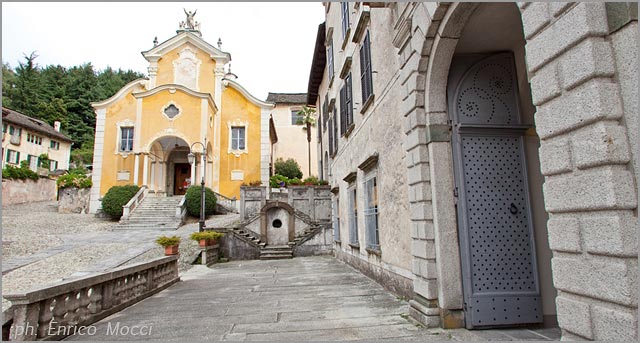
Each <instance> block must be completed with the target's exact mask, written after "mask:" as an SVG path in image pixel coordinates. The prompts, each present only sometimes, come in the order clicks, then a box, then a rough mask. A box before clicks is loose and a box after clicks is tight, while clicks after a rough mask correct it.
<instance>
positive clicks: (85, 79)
mask: <svg viewBox="0 0 640 343" xmlns="http://www.w3.org/2000/svg"><path fill="white" fill-rule="evenodd" d="M37 57H38V56H37V55H36V54H35V53H31V55H29V56H25V61H24V62H20V63H19V64H18V66H17V67H15V68H11V67H10V66H9V65H8V64H4V65H2V106H4V107H7V108H10V109H12V110H16V111H18V112H21V113H24V114H26V115H29V116H32V117H35V118H39V119H41V120H44V121H46V122H47V123H49V124H51V125H53V122H54V121H56V120H59V121H60V122H61V123H62V132H63V133H64V134H66V135H67V136H69V137H70V138H71V139H73V141H74V144H73V146H72V153H71V155H72V157H71V159H72V162H79V163H84V164H90V163H92V158H93V157H92V156H93V140H94V130H95V124H96V121H95V113H94V111H93V108H92V107H91V105H90V103H91V102H94V101H101V100H105V99H107V98H109V97H111V96H112V95H114V94H115V93H116V92H117V91H118V90H119V89H120V88H122V87H123V86H124V85H126V84H127V83H129V82H131V81H133V80H135V79H138V78H141V77H144V75H142V74H140V73H138V72H135V71H132V70H126V71H125V70H122V69H118V70H113V69H111V68H110V67H108V68H107V69H105V70H100V71H98V70H96V69H95V68H94V67H93V65H91V63H85V64H83V65H80V66H73V67H63V66H60V65H55V66H54V65H49V66H46V67H40V66H39V65H38V64H37V63H36V58H37Z"/></svg>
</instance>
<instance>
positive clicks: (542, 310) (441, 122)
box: [406, 3, 556, 328]
mask: <svg viewBox="0 0 640 343" xmlns="http://www.w3.org/2000/svg"><path fill="white" fill-rule="evenodd" d="M433 17H437V18H438V19H439V20H434V21H431V22H430V24H429V25H430V27H428V28H426V29H425V32H429V33H428V34H427V35H428V36H427V37H426V39H425V40H424V45H423V46H422V47H421V48H418V49H416V50H417V51H416V52H417V53H419V54H420V55H421V56H422V58H421V59H420V61H419V64H418V65H417V66H416V67H417V69H418V70H419V75H420V76H421V77H420V78H418V82H416V84H417V86H416V89H415V90H413V91H417V92H422V91H423V92H424V97H423V98H418V99H417V102H416V104H413V105H414V106H416V108H421V107H423V108H424V110H422V111H423V112H421V111H420V110H417V111H416V112H415V113H414V114H412V115H408V116H407V117H408V118H412V116H426V118H424V119H421V118H418V119H416V122H418V123H420V122H424V123H426V124H427V127H426V129H425V130H426V131H427V132H426V136H427V137H428V138H427V142H426V150H427V152H428V153H426V154H424V155H422V154H421V155H420V159H421V160H420V161H414V162H416V166H415V167H413V168H422V167H421V166H428V170H425V171H424V172H423V173H424V174H425V175H428V178H425V179H424V180H422V181H421V182H424V183H428V184H429V188H430V189H431V190H432V200H431V202H432V211H433V213H432V214H429V215H428V216H427V215H426V214H425V217H424V220H427V221H432V222H433V229H434V231H435V232H434V234H433V244H434V247H435V249H434V250H435V251H434V254H433V257H435V261H433V260H431V261H433V262H435V268H434V269H432V272H431V273H416V278H415V280H414V291H415V293H416V300H417V302H416V304H418V303H419V304H420V305H422V306H418V305H415V306H412V309H413V310H414V313H417V315H414V317H415V318H416V319H419V320H420V321H422V322H423V323H425V324H427V325H434V323H438V322H439V323H440V324H441V325H442V326H444V327H458V326H461V325H466V326H467V327H469V328H477V327H484V326H486V325H490V326H494V325H495V326H498V325H517V324H526V323H534V322H542V320H543V318H544V319H545V322H546V323H545V324H550V325H553V324H555V297H556V291H555V289H554V287H553V284H552V281H551V265H550V259H551V253H550V250H549V247H548V239H547V229H546V220H547V214H546V212H545V209H544V202H543V200H542V182H543V178H542V175H541V174H540V162H539V157H538V152H537V149H538V147H539V138H538V136H537V134H536V131H535V128H534V127H533V113H534V111H535V108H534V106H533V105H532V101H531V90H530V88H529V83H528V79H527V73H526V64H525V57H524V45H525V41H524V34H523V29H522V20H521V16H520V12H519V10H518V8H517V6H516V4H512V3H480V4H479V3H452V4H449V5H439V7H438V9H437V10H436V11H435V13H434V14H433ZM498 18H499V19H498ZM429 35H432V36H429ZM499 54H503V55H502V56H509V58H508V60H509V61H510V62H505V61H502V62H505V63H507V65H508V66H509V68H508V70H509V71H510V72H511V74H509V73H506V74H505V75H508V76H509V77H511V79H512V81H513V84H512V85H511V87H512V88H511V90H512V92H511V93H509V96H508V98H509V99H506V98H504V97H503V96H502V95H504V94H497V95H496V94H493V93H496V92H499V91H505V90H506V89H507V88H508V87H507V86H508V85H507V84H505V83H504V81H505V77H506V76H505V75H502V76H504V77H502V78H501V76H500V75H498V74H500V73H498V72H497V71H498V70H503V69H504V68H503V69H500V68H499V66H497V64H496V63H493V64H492V63H491V58H492V56H493V58H495V56H498V55H499ZM483 60H484V61H485V63H486V64H487V66H485V67H487V68H489V67H493V68H494V69H495V70H493V71H489V72H485V73H482V70H485V71H486V70H487V69H486V68H485V69H483V68H481V67H482V66H480V65H478V63H480V62H482V61H483ZM502 62H501V63H502ZM494 64H496V65H494ZM474 68H475V69H474ZM481 74H482V75H481ZM474 78H475V80H474ZM469 79H471V81H469ZM465 80H466V81H467V84H465V85H461V84H462V83H463V82H464V81H465ZM491 85H493V87H491ZM483 87H484V88H487V87H488V88H489V89H491V92H492V93H491V92H489V93H488V90H487V89H483ZM502 87H507V88H502ZM463 88H464V89H463ZM467 88H468V89H467ZM456 90H459V91H460V92H457V93H456ZM465 90H466V93H464V91H465ZM409 92H412V90H411V89H410V90H409ZM461 93H464V94H463V95H466V96H467V97H466V98H465V99H462V100H461V101H460V102H457V100H456V99H453V97H455V96H459V95H460V94H461ZM463 97H464V96H463ZM494 98H496V99H494ZM491 99H494V100H491ZM507 100H508V101H510V103H509V104H507V105H505V102H507ZM406 107H407V108H409V107H410V106H406ZM505 108H506V109H505ZM454 109H457V110H458V114H460V113H462V116H463V117H464V116H465V115H466V116H467V117H465V118H467V119H469V118H472V117H473V116H480V117H482V116H484V117H482V119H487V118H489V119H488V121H487V120H484V122H480V121H482V120H480V119H478V120H476V121H474V120H466V121H465V120H456V119H460V118H461V117H460V116H457V117H454ZM463 110H465V111H467V112H464V111H463ZM487 111H488V113H484V112H487ZM463 112H464V113H463ZM507 112H510V113H511V115H512V116H514V117H513V118H514V119H517V120H512V121H511V122H509V121H505V122H498V120H497V119H498V118H501V119H504V118H506V117H505V116H508V115H507V114H506V113H507ZM516 113H517V115H518V116H517V118H516V117H515V114H516ZM492 116H493V117H492ZM490 128H492V129H494V132H485V131H482V130H483V129H490ZM501 129H504V130H502V131H500V130H501ZM507 129H510V130H512V132H511V133H513V132H515V131H517V135H515V137H516V138H510V139H511V140H517V141H518V142H520V143H518V144H519V150H518V153H517V154H515V153H514V156H516V155H517V156H516V157H514V158H520V159H521V160H522V162H523V163H522V165H521V169H520V170H519V176H520V177H521V181H522V182H521V184H520V186H521V187H518V189H519V190H522V193H524V194H523V195H522V196H523V197H524V198H526V199H527V201H526V202H527V204H524V203H523V204H517V203H514V205H515V206H516V214H513V212H512V211H513V206H507V207H506V210H505V208H501V207H500V209H501V210H503V212H504V211H507V214H508V215H510V216H514V215H523V213H527V216H526V218H524V216H523V218H519V219H518V224H519V221H520V220H522V221H523V223H524V222H527V225H528V227H527V229H528V230H530V231H529V235H528V236H527V237H525V238H523V240H527V239H528V240H529V241H530V247H531V250H530V252H525V253H524V254H525V255H526V254H527V253H530V254H532V255H535V257H536V258H537V260H535V261H533V259H532V260H531V261H533V262H531V263H530V268H532V271H531V274H530V276H531V277H534V278H535V280H533V283H532V284H531V285H532V288H535V290H534V291H531V292H529V293H530V294H529V295H531V294H534V293H535V294H537V295H538V297H537V298H536V297H535V296H534V297H531V298H530V299H529V300H531V301H532V303H533V302H536V305H535V306H532V307H531V309H532V310H533V309H535V310H533V311H532V312H535V313H534V314H533V315H531V313H527V315H526V319H524V317H525V316H523V314H522V313H516V314H514V313H511V312H510V314H509V315H508V316H507V318H508V319H507V320H506V321H505V320H504V318H505V316H504V315H503V316H502V321H500V320H499V319H500V317H499V316H498V314H497V312H496V313H490V312H492V311H494V312H495V311H498V310H500V311H502V312H503V313H504V311H505V310H506V311H518V308H522V307H523V306H519V305H518V304H517V302H518V301H521V299H520V300H518V296H517V291H520V290H519V289H518V288H519V287H520V285H517V286H514V287H515V288H516V289H515V290H514V292H512V293H509V292H506V293H508V294H503V295H502V297H500V298H499V299H498V297H494V298H486V297H485V296H487V295H488V294H489V293H491V292H485V291H484V288H482V289H481V290H480V291H478V287H479V286H482V284H483V283H485V284H486V285H487V289H489V288H490V287H489V286H490V285H493V286H495V287H498V286H500V287H508V288H509V291H511V287H512V285H511V284H509V285H508V286H507V285H505V280H503V279H502V278H503V277H506V278H508V279H509V280H510V278H511V277H515V278H517V277H518V276H513V275H508V276H507V275H502V274H500V275H498V273H497V272H496V270H495V268H498V269H501V268H503V267H505V266H503V265H499V266H498V264H499V263H497V261H499V260H500V258H501V256H498V255H495V256H493V255H492V256H488V255H487V256H485V252H484V251H483V252H482V255H483V256H481V257H480V256H479V254H480V252H479V251H475V250H473V249H476V248H478V247H479V244H481V243H482V244H483V248H485V247H487V246H489V252H490V253H493V252H492V251H491V250H492V249H494V250H495V251H498V252H500V249H503V250H508V249H511V247H506V248H505V247H502V246H498V244H496V243H504V241H505V240H506V239H507V238H509V239H510V237H508V236H509V235H510V234H512V233H511V232H507V237H506V238H505V237H504V235H503V236H500V235H499V233H498V232H493V233H488V235H489V236H491V235H492V234H493V236H492V237H489V236H487V237H482V239H484V240H487V239H488V241H487V242H482V239H479V241H478V242H475V241H472V238H479V237H475V236H474V237H471V235H470V234H469V233H470V230H471V231H473V230H475V227H473V228H470V227H471V226H470V225H469V222H470V221H471V222H473V220H472V219H475V218H470V217H469V216H468V213H467V212H465V211H466V210H467V209H469V208H470V206H471V205H472V204H471V203H470V202H469V199H472V196H474V197H477V196H478V194H471V193H470V192H468V190H467V189H465V188H464V187H463V186H465V185H466V186H469V187H468V188H470V185H469V182H472V183H473V182H476V181H478V182H479V183H480V184H481V185H482V182H485V183H486V184H488V185H492V182H501V181H500V180H497V181H496V180H493V179H492V180H489V179H488V178H487V179H483V180H470V179H471V178H470V175H473V173H474V172H476V173H478V175H483V174H482V173H484V172H485V170H482V171H471V170H465V162H468V163H469V165H473V164H474V163H473V161H470V160H468V159H467V160H465V158H471V157H472V156H476V157H478V156H479V155H478V154H477V153H471V152H470V151H466V150H464V149H463V148H462V146H463V145H464V142H463V139H462V138H463V134H464V133H465V132H466V133H468V134H469V133H475V134H476V135H477V136H479V137H483V138H478V139H480V140H482V139H485V138H486V137H489V136H490V135H491V134H495V133H496V132H495V131H496V130H498V131H500V132H502V133H505V132H506V131H507ZM414 130H422V129H421V128H414ZM464 130H467V131H465V132H463V131H464ZM503 138H504V137H503ZM503 140H505V139H503ZM507 140H508V139H506V140H505V141H507ZM476 143H478V142H476ZM484 143H485V144H486V143H487V142H484ZM514 144H515V143H514ZM497 149H498V150H497V151H504V150H501V149H506V147H502V146H500V147H497ZM423 156H424V157H423ZM465 156H466V157H465ZM496 156H497V155H496ZM496 156H493V155H492V156H481V157H479V159H481V160H482V161H480V163H484V164H483V165H482V168H485V167H486V168H487V169H488V170H487V171H492V170H493V168H497V169H498V170H499V169H500V166H499V165H498V162H499V161H498V160H499V159H498V158H497V157H496ZM423 159H424V160H423ZM512 162H513V163H516V164H517V163H518V162H514V161H509V162H507V163H508V164H510V163H512ZM477 166H479V164H478V163H476V167H477ZM456 172H457V174H456ZM454 175H455V176H456V177H454ZM494 176H495V175H494ZM500 176H502V177H504V175H498V179H499V178H500ZM512 181H513V180H508V182H507V184H509V185H511V183H513V182H515V181H513V182H512ZM509 182H511V183H509ZM474 185H475V184H474ZM501 185H504V184H501ZM482 191H485V192H488V191H489V190H488V189H481V190H480V192H482ZM463 192H466V193H463ZM506 194H508V195H510V196H511V195H512V193H510V192H507V193H506ZM473 199H477V198H473ZM483 199H488V198H487V197H483ZM523 201H524V200H523ZM523 201H521V202H523ZM511 202H513V201H509V204H508V205H510V204H511ZM494 205H495V204H494ZM465 206H466V207H465ZM474 206H475V205H474ZM491 208H499V207H498V206H489V209H491ZM492 211H496V213H491V214H490V220H489V221H486V220H485V224H487V223H488V222H491V226H492V227H491V229H493V226H494V224H495V225H496V226H509V224H506V223H502V224H500V217H501V215H500V214H499V213H497V211H498V210H492ZM453 213H458V214H459V215H458V218H457V219H458V220H457V221H456V218H455V216H452V214H453ZM493 217H496V220H495V221H494V220H493ZM502 217H503V219H504V218H506V217H505V215H502ZM470 219H471V220H470ZM421 220H422V219H421ZM504 220H506V219H504ZM504 220H503V221H504ZM416 221H417V219H416ZM481 222H482V220H480V221H479V223H481ZM472 224H473V223H472ZM498 224H500V225H498ZM506 230H507V231H508V230H509V229H506ZM522 230H525V229H524V228H522ZM485 231H487V232H489V231H488V230H487V229H486V228H485ZM520 234H522V233H520ZM515 236H517V234H515ZM491 240H494V242H491ZM499 240H501V241H502V242H498V241H499ZM422 242H424V241H423V240H414V244H424V243H422ZM427 242H429V239H427ZM508 244H516V245H517V244H522V242H512V241H508ZM509 253H512V251H509ZM433 257H432V258H433ZM474 258H475V259H477V261H475V262H479V263H476V266H479V265H480V264H483V262H490V265H486V264H485V267H487V268H488V269H486V270H482V271H481V270H479V269H478V270H474V269H473V268H474ZM480 258H482V259H483V261H481V262H480V261H479V260H480ZM484 259H487V261H484ZM494 259H495V260H496V264H491V263H493V262H494ZM507 259H509V257H507ZM414 260H415V261H414V263H420V262H422V261H424V257H421V256H416V254H414ZM427 260H429V258H428V259H427ZM428 262H430V261H428ZM518 267H522V266H515V267H514V268H515V269H516V270H517V268H518ZM507 268H508V267H507ZM500 272H502V271H501V270H500ZM482 273H485V279H483V280H481V281H483V282H478V281H480V280H479V276H482V275H481V274H482ZM474 274H475V275H474ZM474 277H475V279H474ZM474 282H475V283H474ZM477 285H479V286H478V287H476V286H477ZM474 287H475V288H474ZM525 288H526V287H525ZM527 291H529V290H523V292H522V293H526V292H527ZM474 292H475V293H474ZM536 292H537V293H536ZM478 298H481V299H478ZM534 298H536V299H534ZM492 299H493V300H492ZM496 299H497V300H496ZM505 299H506V302H507V303H508V304H507V305H504V306H499V305H498V304H494V303H495V302H496V301H498V300H499V301H501V302H503V303H504V302H505ZM540 299H542V301H540ZM476 300H479V302H477V303H473V304H472V301H476ZM434 305H436V306H437V307H439V309H440V310H439V313H438V315H439V317H440V318H439V319H438V318H436V317H435V316H434V315H435V312H433V311H427V310H424V308H428V307H433V306H434ZM527 306H528V305H527ZM494 308H495V310H494ZM478 310H480V312H478V313H481V314H482V315H481V316H476V317H472V316H471V311H478ZM494 314H495V316H493V315H494ZM530 315H531V316H530ZM536 315H537V318H536ZM494 317H495V321H494ZM512 317H513V318H523V319H522V320H521V321H519V322H518V320H517V319H512ZM478 318H480V319H478ZM532 318H533V319H532ZM476 319H477V320H476ZM480 321H482V322H480Z"/></svg>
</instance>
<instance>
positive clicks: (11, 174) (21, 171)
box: [2, 161, 38, 181]
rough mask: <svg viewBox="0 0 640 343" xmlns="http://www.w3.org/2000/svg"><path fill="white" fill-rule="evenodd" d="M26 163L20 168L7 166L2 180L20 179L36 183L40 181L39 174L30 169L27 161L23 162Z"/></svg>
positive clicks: (3, 171) (3, 170)
mask: <svg viewBox="0 0 640 343" xmlns="http://www.w3.org/2000/svg"><path fill="white" fill-rule="evenodd" d="M22 162H25V163H21V164H20V165H21V166H20V168H17V167H14V166H11V165H6V166H5V167H4V169H2V178H3V179H19V180H26V179H31V180H34V181H38V174H37V173H36V172H34V171H33V170H31V169H29V165H28V164H27V163H26V161H22Z"/></svg>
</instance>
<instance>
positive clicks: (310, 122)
mask: <svg viewBox="0 0 640 343" xmlns="http://www.w3.org/2000/svg"><path fill="white" fill-rule="evenodd" d="M298 114H300V115H302V116H303V117H302V125H304V128H303V130H305V131H307V145H308V156H309V174H311V127H312V126H313V127H315V126H316V110H315V109H314V108H311V107H308V106H306V105H305V106H304V107H302V110H300V111H298ZM300 177H302V176H300Z"/></svg>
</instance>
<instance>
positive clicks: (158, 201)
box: [116, 196, 182, 230]
mask: <svg viewBox="0 0 640 343" xmlns="http://www.w3.org/2000/svg"><path fill="white" fill-rule="evenodd" d="M180 200H182V196H173V197H154V196H147V197H145V198H144V200H142V202H141V203H140V205H138V207H137V208H136V209H135V210H134V211H133V212H131V214H130V215H129V218H128V219H127V220H120V223H118V226H117V227H116V230H176V229H177V228H178V227H179V226H180V225H181V224H182V222H181V220H180V218H176V206H178V204H179V203H180Z"/></svg>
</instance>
